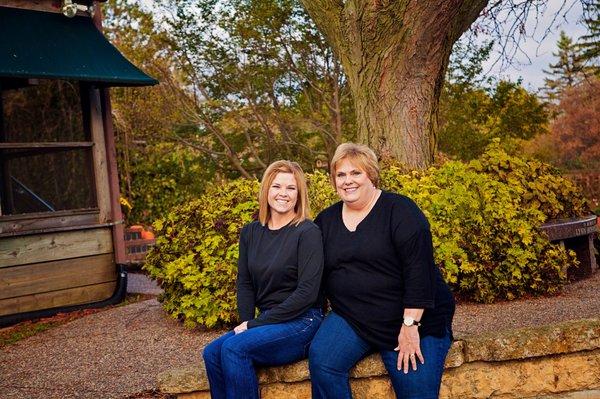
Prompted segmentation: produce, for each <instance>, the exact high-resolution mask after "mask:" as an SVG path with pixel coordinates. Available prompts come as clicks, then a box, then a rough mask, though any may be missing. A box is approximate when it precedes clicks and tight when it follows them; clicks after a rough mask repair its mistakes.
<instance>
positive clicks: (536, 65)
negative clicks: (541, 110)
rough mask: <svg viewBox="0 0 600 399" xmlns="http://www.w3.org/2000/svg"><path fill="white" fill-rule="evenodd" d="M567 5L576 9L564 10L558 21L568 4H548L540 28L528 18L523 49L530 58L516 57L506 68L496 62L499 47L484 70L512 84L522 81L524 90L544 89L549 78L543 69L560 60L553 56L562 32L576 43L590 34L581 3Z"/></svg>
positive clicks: (557, 0)
mask: <svg viewBox="0 0 600 399" xmlns="http://www.w3.org/2000/svg"><path fill="white" fill-rule="evenodd" d="M566 2H567V3H568V5H572V7H571V8H570V9H568V10H567V9H563V10H562V11H561V12H560V13H559V14H558V17H557V18H556V19H555V20H554V22H553V18H554V17H555V15H557V11H558V10H559V9H560V6H561V5H562V4H563V3H565V1H563V0H549V1H548V6H547V8H546V10H545V12H544V13H543V14H541V15H540V16H539V17H538V21H537V27H536V20H535V18H534V16H530V17H529V18H528V20H527V23H526V25H525V32H526V34H527V36H529V38H528V39H527V40H524V41H523V42H522V43H521V44H520V46H521V48H522V49H523V52H524V53H525V54H527V55H528V56H529V59H527V56H525V55H524V54H516V55H515V56H514V57H513V59H512V60H511V64H510V65H506V62H505V63H504V64H505V65H502V62H501V61H499V62H495V61H497V60H498V53H499V51H500V49H499V48H498V46H496V48H495V49H494V50H495V52H494V53H493V54H492V56H491V57H490V59H489V60H488V61H487V62H486V63H484V71H486V72H487V73H488V74H490V75H494V76H497V77H501V78H508V79H510V80H512V81H516V80H517V79H519V78H522V81H523V85H524V87H525V88H527V89H528V90H531V91H536V90H537V89H539V88H540V87H542V86H543V85H544V78H545V77H546V76H547V75H546V74H544V73H543V70H544V69H548V65H549V64H550V63H554V62H556V58H555V57H554V56H553V55H552V53H553V52H556V50H557V46H556V42H557V41H558V38H559V35H560V31H561V30H564V31H565V33H566V34H567V35H568V36H570V37H571V38H572V39H573V40H574V41H575V40H576V39H577V38H578V37H580V36H581V35H583V34H585V32H586V29H585V26H584V25H583V23H582V22H581V18H582V13H583V11H582V7H581V4H580V2H579V1H575V2H569V1H566ZM568 5H567V6H568ZM547 29H549V34H547V35H546V36H545V37H543V36H544V33H545V32H546V30H547ZM488 39H489V37H488Z"/></svg>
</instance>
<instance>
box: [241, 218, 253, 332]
mask: <svg viewBox="0 0 600 399" xmlns="http://www.w3.org/2000/svg"><path fill="white" fill-rule="evenodd" d="M248 230H249V227H248V226H245V227H244V228H243V229H242V232H241V233H240V249H239V257H238V274H237V283H236V286H237V305H238V313H239V315H240V320H241V321H242V322H244V321H248V320H251V319H253V318H254V315H255V313H256V309H255V308H256V305H255V294H254V284H252V277H251V276H250V272H249V270H248Z"/></svg>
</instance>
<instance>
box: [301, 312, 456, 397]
mask: <svg viewBox="0 0 600 399" xmlns="http://www.w3.org/2000/svg"><path fill="white" fill-rule="evenodd" d="M451 344H452V342H451V339H450V333H449V332H448V334H447V335H446V336H445V337H442V338H438V337H431V336H427V337H423V338H421V344H420V345H421V353H422V354H423V357H424V359H425V363H424V364H421V362H419V361H417V370H416V371H414V370H412V367H410V369H409V371H408V374H404V371H399V370H398V369H397V367H396V365H397V362H398V352H395V351H381V352H380V354H381V359H382V360H383V364H384V365H385V368H386V370H387V372H388V374H389V376H390V379H391V381H392V386H393V387H394V392H395V393H396V398H402V399H409V398H410V399H416V398H419V399H434V398H437V397H438V394H439V389H440V384H441V380H442V373H443V371H444V361H445V359H446V355H447V354H448V350H449V349H450V345H451ZM372 351H373V350H372V348H371V346H370V344H369V343H367V342H366V341H365V340H364V339H362V338H361V337H359V336H358V335H357V334H356V332H354V330H353V329H352V327H350V325H349V324H348V323H347V322H346V320H344V319H343V318H342V317H341V316H339V315H337V314H336V313H334V312H331V313H330V314H329V315H327V317H326V318H325V320H324V321H323V323H322V324H321V328H319V331H318V332H317V334H316V335H315V337H314V339H313V342H312V344H311V346H310V352H309V355H308V362H309V367H310V378H311V383H312V397H313V399H346V398H352V392H351V391H350V382H349V380H348V373H349V371H350V369H351V368H352V367H353V366H354V365H355V364H356V363H357V362H358V361H359V360H361V359H362V358H363V357H365V356H367V355H368V354H369V353H371V352H372Z"/></svg>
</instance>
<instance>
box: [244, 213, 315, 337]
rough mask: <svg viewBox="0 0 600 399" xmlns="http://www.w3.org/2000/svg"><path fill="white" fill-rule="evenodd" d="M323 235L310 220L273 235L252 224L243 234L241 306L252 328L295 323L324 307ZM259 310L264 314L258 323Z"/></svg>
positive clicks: (268, 230)
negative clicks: (306, 314)
mask: <svg viewBox="0 0 600 399" xmlns="http://www.w3.org/2000/svg"><path fill="white" fill-rule="evenodd" d="M322 274H323V242H322V239H321V231H320V230H319V228H318V227H317V226H316V225H315V224H314V223H313V222H311V221H308V220H305V221H303V222H301V223H300V224H299V225H298V226H294V225H292V224H288V225H287V226H284V227H282V228H281V229H278V230H270V229H269V228H268V226H263V225H261V224H260V223H259V222H253V223H250V224H248V225H246V226H244V228H243V229H242V232H241V234H240V253H239V260H238V277H237V301H238V311H239V314H240V319H241V320H242V321H248V328H252V327H256V326H260V325H264V324H272V323H281V322H285V321H289V320H292V319H294V318H296V317H298V316H300V315H301V314H303V313H304V312H306V311H307V310H308V309H310V308H311V307H317V306H320V305H321V303H322V299H320V298H319V288H320V284H321V277H322ZM256 308H259V309H260V315H259V316H258V317H257V318H254V315H255V312H256Z"/></svg>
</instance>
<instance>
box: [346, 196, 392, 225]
mask: <svg viewBox="0 0 600 399" xmlns="http://www.w3.org/2000/svg"><path fill="white" fill-rule="evenodd" d="M385 193H386V192H385V191H383V190H381V194H379V197H378V198H377V199H376V200H375V203H374V204H373V207H372V208H371V210H370V211H369V213H367V214H366V215H365V217H364V218H362V220H361V221H360V222H358V224H357V225H356V228H355V229H354V231H352V230H350V229H349V228H348V226H346V223H344V213H343V212H344V201H341V202H340V204H341V206H340V213H339V217H340V222H341V223H342V226H343V227H344V229H345V231H346V232H348V233H349V234H354V233H356V232H357V231H358V228H359V227H360V225H362V224H363V223H364V222H365V220H367V219H368V218H369V217H370V216H371V214H372V213H373V211H374V210H375V208H377V206H378V205H379V200H380V199H381V197H383V196H384V195H385Z"/></svg>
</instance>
